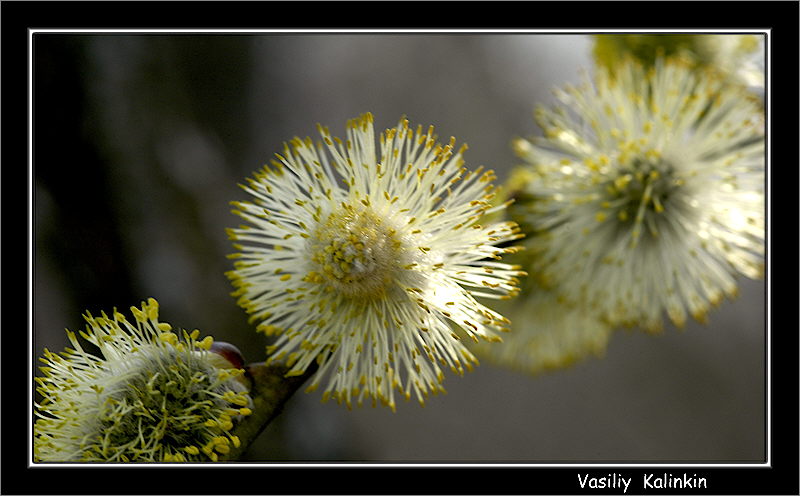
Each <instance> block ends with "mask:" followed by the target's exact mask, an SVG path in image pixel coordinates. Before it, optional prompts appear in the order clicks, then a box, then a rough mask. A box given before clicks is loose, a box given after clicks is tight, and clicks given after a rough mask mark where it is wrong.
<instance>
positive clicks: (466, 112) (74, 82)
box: [33, 33, 766, 462]
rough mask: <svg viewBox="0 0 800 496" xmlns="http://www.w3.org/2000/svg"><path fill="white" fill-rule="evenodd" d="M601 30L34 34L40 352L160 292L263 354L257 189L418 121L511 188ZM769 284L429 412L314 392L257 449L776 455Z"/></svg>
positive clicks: (297, 454)
mask: <svg viewBox="0 0 800 496" xmlns="http://www.w3.org/2000/svg"><path fill="white" fill-rule="evenodd" d="M591 44H592V41H591V38H590V37H589V36H582V35H542V34H530V35H503V34H491V35H490V34H479V35H478V34H472V35H443V34H442V35H436V34H431V35H421V34H403V35H377V34H359V35H345V34H340V35H332V34H324V35H323V34H318V35H314V34H307V35H300V34H292V35H288V34H259V35H227V36H223V35H121V34H93V35H65V34H47V33H39V34H36V35H35V36H34V52H33V53H34V90H35V100H34V126H35V127H34V133H35V134H34V136H35V141H34V185H33V187H34V190H33V194H34V231H35V232H34V258H33V260H34V281H33V283H34V287H33V297H34V301H33V304H34V307H33V311H34V327H33V337H34V349H33V353H34V355H35V356H39V355H40V354H41V351H42V349H43V348H44V347H47V348H49V349H51V350H60V349H62V348H63V347H64V346H66V344H67V341H66V337H65V333H64V328H69V329H80V328H83V325H84V324H83V320H82V318H81V314H82V313H83V312H84V311H85V310H87V309H88V310H90V311H92V312H93V313H99V311H100V310H109V309H111V308H112V307H117V308H120V309H125V310H126V311H127V308H128V307H130V306H131V305H134V304H137V303H138V302H140V301H141V300H144V299H146V298H147V297H150V296H153V297H155V298H156V299H158V300H159V302H160V304H161V308H162V310H161V315H162V320H163V321H167V322H170V323H172V324H173V325H174V326H179V327H184V328H188V329H194V328H199V329H201V330H202V331H203V333H204V334H205V333H209V334H212V335H213V336H214V337H215V338H216V339H217V340H222V341H229V342H231V343H234V344H236V345H237V346H238V347H239V348H240V349H242V351H243V352H244V354H245V356H246V358H247V360H248V361H261V360H263V359H264V346H265V344H266V338H265V337H264V336H262V335H256V333H255V332H254V331H253V328H252V326H250V325H248V324H247V319H246V316H245V314H244V311H243V310H241V309H240V308H239V307H237V306H236V304H235V302H234V299H233V298H232V297H230V296H229V293H230V291H231V287H230V284H229V282H228V280H227V278H226V277H225V275H224V272H225V271H227V270H230V269H231V268H232V265H231V262H230V261H229V260H228V259H226V257H225V255H226V254H228V253H231V252H232V251H233V250H232V247H231V246H230V242H229V241H228V240H227V237H226V235H225V228H226V227H233V226H235V225H238V224H239V220H238V218H237V217H236V216H234V215H233V214H231V213H230V209H231V207H230V206H229V202H230V201H231V200H242V199H245V194H244V192H243V191H241V190H240V189H239V188H238V187H237V183H241V182H243V181H244V178H245V177H248V176H249V175H250V174H251V173H252V172H253V171H255V170H256V169H257V168H259V167H260V166H261V165H262V164H264V163H266V162H267V161H268V160H269V159H270V158H271V157H272V156H273V154H274V153H275V152H278V151H280V150H281V148H282V143H283V142H284V141H286V140H288V139H290V138H292V137H293V136H295V135H297V136H301V137H304V136H312V137H316V129H315V124H316V123H318V122H319V123H322V124H323V125H328V126H329V127H330V128H331V132H332V133H333V134H334V135H339V136H341V135H343V134H344V123H345V121H346V120H347V119H349V118H352V117H355V116H357V115H359V114H361V113H363V112H367V111H370V112H372V113H373V114H374V116H375V125H376V129H379V130H381V129H385V128H388V127H392V126H394V125H395V124H396V123H397V121H398V120H399V118H400V117H401V116H403V115H405V116H407V117H408V118H409V120H410V122H411V124H412V125H416V124H422V125H424V126H427V125H428V124H433V125H434V126H436V129H437V133H438V134H439V136H440V140H444V141H446V140H447V139H448V138H449V137H450V136H455V137H456V138H457V140H458V142H459V143H463V142H466V143H468V144H469V145H470V148H469V151H468V152H467V153H466V156H465V158H466V160H467V165H468V166H470V167H473V168H474V167H477V166H478V165H486V166H488V167H490V168H494V169H495V170H496V171H497V174H498V176H499V179H500V181H502V180H504V179H505V178H506V177H507V173H508V171H509V170H510V168H511V167H512V166H514V165H515V164H517V160H516V158H515V157H514V155H513V153H512V151H511V148H510V146H509V143H510V140H511V138H512V137H514V136H530V135H534V134H536V133H538V130H537V128H536V126H535V124H534V122H533V120H532V110H533V107H534V105H535V104H536V103H548V102H550V101H551V97H550V90H551V89H552V88H553V87H554V86H557V85H562V84H564V83H566V82H573V83H574V82H577V81H578V79H579V70H580V69H581V68H590V65H591V58H590V53H591ZM764 300H765V285H764V283H763V282H760V281H759V282H754V281H742V287H741V294H740V297H739V298H738V299H737V300H736V301H733V302H724V303H723V304H722V306H721V307H720V308H719V309H718V310H717V311H716V312H713V313H711V314H710V324H709V325H707V326H702V325H697V324H694V323H692V324H689V325H687V327H686V329H685V330H684V331H678V330H676V329H674V328H672V327H667V328H666V329H665V331H664V332H663V333H662V334H661V335H658V336H651V335H646V334H644V333H643V332H640V331H630V332H625V331H623V332H618V333H616V334H615V335H614V336H613V338H612V340H611V343H610V345H609V348H608V351H607V353H606V356H605V357H604V358H602V359H590V360H587V361H584V362H581V363H578V364H577V365H575V366H573V367H572V368H569V369H564V370H561V371H555V372H551V373H547V374H543V375H539V376H535V377H533V376H528V375H525V374H522V373H517V372H512V371H510V370H505V369H502V368H497V367H494V366H491V365H488V364H484V365H482V366H480V367H478V368H477V369H476V370H475V371H474V372H472V373H468V374H466V375H465V376H464V377H458V376H455V375H454V374H448V376H447V378H446V380H445V383H444V386H445V388H447V390H448V394H446V395H443V396H442V395H440V396H438V397H433V398H431V399H430V400H429V401H428V402H427V403H426V406H425V407H424V408H421V407H420V406H419V405H418V404H417V403H414V402H411V403H402V402H401V403H400V404H399V405H398V409H397V412H396V413H392V412H391V411H390V410H389V409H386V408H377V409H373V408H371V407H364V408H361V409H355V410H353V411H348V410H347V409H346V408H345V407H344V406H340V405H337V404H336V403H335V402H331V403H327V404H322V403H321V402H320V397H321V394H319V393H318V392H317V393H312V394H305V393H303V392H300V393H298V394H297V395H295V396H294V397H293V398H292V399H291V400H290V402H289V403H288V404H287V407H286V410H285V411H284V413H283V414H282V415H281V416H280V417H279V418H278V420H276V421H275V422H273V423H272V424H271V425H269V426H268V428H267V430H266V431H265V432H264V433H263V435H262V436H261V437H260V438H259V440H258V441H257V443H256V444H255V445H254V446H253V447H252V449H251V450H250V452H249V453H248V455H247V459H249V460H286V461H329V460H331V461H333V460H343V461H383V462H402V461H417V462H462V461H468V462H578V461H604V462H626V461H628V462H693V461H701V462H715V461H719V462H728V461H737V462H744V461H750V462H757V461H763V460H764V459H765V428H766V425H765V415H764V413H765V410H764V409H765V372H764V371H765V346H764V344H765V309H764V308H765V307H764Z"/></svg>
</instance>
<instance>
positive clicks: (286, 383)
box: [225, 362, 316, 460]
mask: <svg viewBox="0 0 800 496" xmlns="http://www.w3.org/2000/svg"><path fill="white" fill-rule="evenodd" d="M245 371H246V376H247V377H248V378H249V379H250V384H251V388H250V397H251V398H253V408H252V410H253V413H252V414H251V415H248V416H247V417H245V418H244V419H243V420H242V421H241V422H239V423H238V424H237V426H236V427H235V428H234V430H233V432H232V433H233V434H235V435H236V436H238V437H239V440H240V441H241V444H240V445H239V447H238V448H234V447H231V451H230V452H229V453H228V454H227V455H226V456H225V460H236V459H238V458H239V457H240V456H242V454H243V453H244V452H245V451H247V448H248V447H249V446H250V445H251V444H252V443H253V441H255V439H256V438H257V437H258V436H259V434H261V432H262V431H263V430H264V428H265V427H266V426H267V425H268V424H269V423H270V422H272V420H273V419H274V418H275V417H277V416H278V415H279V414H280V413H281V411H283V407H284V405H285V404H286V402H287V401H288V400H289V398H291V397H292V395H293V394H294V393H295V392H296V391H297V390H298V389H299V388H300V386H302V385H303V383H304V382H305V381H306V380H307V379H308V378H309V377H311V375H313V373H314V372H315V371H316V367H309V368H308V370H306V372H305V373H304V374H303V375H299V376H293V377H286V373H287V372H288V371H289V369H288V368H287V367H286V366H285V365H282V364H270V365H267V364H266V363H265V362H257V363H251V364H248V365H247V366H246V367H245Z"/></svg>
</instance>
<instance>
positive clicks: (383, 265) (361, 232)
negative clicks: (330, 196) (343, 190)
mask: <svg viewBox="0 0 800 496" xmlns="http://www.w3.org/2000/svg"><path fill="white" fill-rule="evenodd" d="M395 233H396V231H395V230H394V229H392V228H391V226H390V225H389V223H388V222H387V220H386V219H383V218H381V216H379V215H376V214H375V213H374V212H373V211H372V209H371V208H370V207H369V206H361V205H349V204H346V203H342V205H341V207H340V208H339V209H337V210H335V211H334V212H332V213H331V214H330V215H328V217H327V219H325V220H324V221H323V222H321V223H320V224H319V225H318V226H317V228H316V230H315V231H314V233H313V235H312V236H311V238H310V239H309V245H308V246H309V251H310V255H311V260H312V261H313V262H314V263H315V264H316V265H317V269H316V270H313V271H311V272H309V273H308V274H307V275H306V276H305V277H304V281H307V282H317V283H324V284H326V285H327V286H328V287H329V288H331V289H333V290H337V291H340V292H342V293H344V294H345V295H347V296H351V297H379V296H381V295H383V294H384V291H385V290H386V288H387V287H388V286H389V285H390V284H391V283H392V281H393V280H394V278H395V275H396V272H397V271H398V270H399V269H400V268H401V267H402V265H401V264H400V263H399V262H400V261H401V259H402V258H403V257H402V252H403V247H402V243H400V241H399V240H398V239H396V236H395ZM403 265H405V264H403Z"/></svg>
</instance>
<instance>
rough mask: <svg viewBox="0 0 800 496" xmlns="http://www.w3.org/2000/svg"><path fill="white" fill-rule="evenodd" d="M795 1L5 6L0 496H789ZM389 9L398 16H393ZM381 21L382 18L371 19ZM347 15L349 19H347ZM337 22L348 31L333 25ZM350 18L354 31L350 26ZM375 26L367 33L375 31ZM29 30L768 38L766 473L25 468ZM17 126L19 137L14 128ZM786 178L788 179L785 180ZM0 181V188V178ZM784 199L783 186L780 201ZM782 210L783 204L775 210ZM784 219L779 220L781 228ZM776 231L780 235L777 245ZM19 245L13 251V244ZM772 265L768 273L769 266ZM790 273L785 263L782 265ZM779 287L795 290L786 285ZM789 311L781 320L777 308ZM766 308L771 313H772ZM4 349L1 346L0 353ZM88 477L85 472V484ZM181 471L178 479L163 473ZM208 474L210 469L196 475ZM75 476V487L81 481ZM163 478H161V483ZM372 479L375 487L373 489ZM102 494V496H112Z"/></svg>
mask: <svg viewBox="0 0 800 496" xmlns="http://www.w3.org/2000/svg"><path fill="white" fill-rule="evenodd" d="M798 5H799V4H798V3H797V2H793V1H780V2H725V3H723V2H647V3H638V2H563V3H562V2H493V3H482V2H458V3H455V2H442V3H438V2H425V3H421V2H406V3H403V4H402V5H395V2H378V3H367V2H353V3H348V2H344V3H338V2H322V3H316V2H313V3H312V2H302V3H296V2H108V3H106V2H21V1H20V2H18V1H5V2H2V5H0V9H2V10H1V14H0V19H1V20H2V42H3V43H2V69H3V71H2V73H3V75H4V77H3V78H2V102H3V104H4V105H3V113H2V124H4V125H3V126H2V129H3V137H4V138H5V140H4V141H5V144H6V146H5V147H3V148H2V157H1V158H2V159H3V162H4V164H5V166H4V167H2V168H1V169H0V174H1V175H2V176H5V177H4V179H5V181H0V185H2V193H3V194H2V198H3V207H5V208H4V209H3V211H2V226H3V233H4V234H5V235H6V237H5V239H6V242H5V243H3V244H2V247H3V248H4V250H3V253H2V262H3V264H2V268H3V269H4V271H3V279H2V289H3V290H5V291H3V299H2V302H3V303H5V310H6V311H5V312H3V313H2V324H3V325H2V328H3V329H4V332H2V333H0V350H1V351H2V371H3V372H4V373H3V374H2V389H1V391H2V398H1V399H0V405H3V408H2V409H1V412H2V415H1V416H0V426H1V427H2V437H1V439H2V447H1V448H0V449H1V451H0V461H1V463H2V467H1V469H2V476H3V477H2V479H0V480H2V482H0V484H1V485H0V493H2V494H152V493H156V494H269V493H282V494H298V493H300V494H413V493H446V494H535V493H548V494H577V493H582V492H593V493H616V492H621V491H617V490H588V489H584V490H582V489H581V488H580V486H579V485H578V482H577V476H576V474H578V473H580V474H586V473H588V474H590V475H597V476H603V475H607V474H610V473H617V474H621V475H623V476H625V477H634V481H636V480H641V477H642V474H645V473H656V474H660V473H663V472H666V473H669V474H674V475H680V474H682V473H683V472H686V473H688V474H690V475H691V474H697V476H699V477H706V478H707V479H708V486H709V487H708V488H706V489H700V490H676V489H670V490H662V491H646V492H644V490H643V489H641V487H636V486H635V482H634V483H633V484H632V487H631V490H629V492H628V494H637V493H639V494H642V493H645V494H646V493H656V492H661V493H673V494H675V493H687V494H699V493H706V494H798V489H799V486H798V329H799V326H798V320H797V311H796V310H795V309H796V308H797V307H796V305H797V301H798V299H797V296H796V295H795V292H794V291H792V290H787V286H786V285H784V284H782V282H783V279H785V278H786V274H795V275H796V274H797V273H798V272H797V270H794V271H792V270H790V269H789V266H788V264H789V263H791V262H792V261H796V260H797V258H796V257H797V253H798V251H797V241H798V237H797V231H796V230H795V229H796V227H797V226H798V222H797V218H796V217H795V215H796V214H797V198H798V196H797V194H798V189H797V186H798V179H797V177H796V174H797V170H798V169H797V167H798V166H799V165H800V160H798V145H797V143H798V141H797V138H798V134H799V131H798V100H797V96H798V87H800V85H799V84H798V62H797V61H798V59H799V57H798V44H799V42H800V38H799V37H798V22H797V20H798V17H799V14H800V10H799V9H798ZM398 7H399V8H398ZM384 9H387V10H386V11H391V12H392V14H391V16H389V15H386V14H385V13H384V12H386V11H384ZM356 12H360V13H362V14H363V15H362V16H361V17H360V18H359V17H354V16H353V14H354V13H356ZM337 14H341V16H344V15H346V16H347V19H348V20H349V21H348V22H349V24H344V25H338V26H337V25H335V24H336V21H337V19H338V18H339V17H340V16H338V15H337ZM353 19H358V21H353ZM376 19H380V21H376ZM29 28H76V29H89V28H103V29H105V28H116V29H122V28H148V29H151V28H152V29H159V28H160V29H178V28H236V29H248V28H251V29H268V28H282V29H290V28H309V29H313V28H347V29H351V28H352V29H359V28H362V29H365V28H369V29H380V28H386V29H389V28H398V29H412V28H416V29H425V28H435V29H445V30H446V29H495V28H497V29H509V30H513V29H525V30H528V29H576V30H580V29H691V28H695V29H726V28H728V29H733V28H737V29H748V28H749V29H769V30H771V31H770V37H771V42H772V45H771V46H772V63H771V83H772V86H771V92H770V93H769V94H768V96H767V98H768V99H769V100H770V102H771V105H770V106H769V107H768V108H769V109H770V111H771V115H768V118H769V119H771V123H772V126H771V134H770V136H771V143H772V148H771V155H772V164H773V165H774V166H773V168H772V169H771V171H772V176H773V177H772V183H771V185H770V188H771V200H772V203H771V205H770V212H771V218H770V221H771V225H772V226H773V227H772V230H771V236H772V237H771V240H770V241H771V244H770V245H769V248H770V250H771V257H770V259H769V260H768V264H769V266H770V267H772V271H771V278H770V279H769V280H768V281H767V284H768V285H769V288H770V294H771V299H772V301H771V305H768V307H767V312H768V316H769V317H768V318H771V323H772V328H773V330H774V331H775V332H773V335H772V343H771V350H770V351H771V367H772V374H771V376H772V394H771V400H772V409H771V426H772V430H771V434H772V438H771V448H772V453H771V456H770V460H771V467H744V468H743V467H738V466H736V465H735V464H732V465H731V467H709V468H705V467H703V468H697V467H691V466H688V467H687V468H685V469H684V468H681V467H668V468H663V469H662V468H655V467H630V466H621V467H614V466H613V465H612V466H609V467H606V466H603V467H597V466H593V465H587V468H586V469H583V468H573V467H569V468H565V467H548V466H547V465H541V466H537V467H485V468H484V467H473V466H465V467H441V466H430V467H424V466H413V467H402V466H401V467H384V466H381V464H375V466H374V467H357V468H354V467H345V466H344V464H342V465H337V464H331V465H330V466H325V467H290V466H280V464H278V465H279V466H277V467H269V468H264V467H258V466H248V465H246V464H242V465H243V466H242V467H241V468H240V467H238V466H237V467H218V468H213V467H209V470H205V469H206V467H200V468H196V467H186V468H176V469H171V468H167V469H166V470H168V471H170V472H171V473H168V474H164V473H162V471H163V470H164V468H162V467H141V466H140V467H137V468H136V469H135V470H136V471H135V472H126V470H130V469H129V468H127V467H122V468H117V467H102V468H83V467H80V468H76V467H63V468H62V467H57V468H51V467H36V468H29V467H28V466H27V448H26V447H27V445H28V442H27V439H26V436H27V433H28V430H27V426H26V428H24V429H23V428H22V426H25V421H24V420H23V421H22V422H20V420H19V419H20V418H22V417H23V416H24V412H25V411H26V410H27V408H28V407H27V406H20V407H16V406H15V403H17V402H21V403H24V404H25V403H26V400H23V398H27V397H28V392H27V384H28V383H27V377H26V373H27V372H22V371H27V370H28V364H27V353H25V352H20V351H19V350H20V349H22V348H23V347H25V349H27V346H26V342H25V338H24V336H26V333H25V332H24V329H26V328H27V327H28V326H27V324H28V323H27V322H26V320H27V307H28V302H27V296H28V289H29V288H28V287H27V284H28V283H25V284H22V281H28V274H27V267H26V264H23V263H22V262H21V260H27V251H28V250H27V246H26V243H27V240H28V236H27V229H28V226H27V211H26V212H25V214H23V211H25V210H26V209H21V208H19V204H20V203H22V202H24V203H25V204H26V205H27V204H28V201H27V200H28V199H27V198H26V193H25V192H27V190H28V188H25V187H23V185H25V184H26V182H27V180H28V179H27V167H25V166H23V165H22V164H26V163H27V153H28V150H27V146H25V147H24V148H23V145H22V143H27V133H28V126H27V122H28V117H27V115H28V109H27V99H26V98H23V97H22V95H26V94H27V84H28V81H27V73H28V70H27V67H28V46H27V40H28V29H29ZM23 122H24V123H26V125H25V126H23V125H22V123H23ZM787 175H788V176H791V178H790V177H788V176H787ZM2 176H0V177H2ZM787 188H790V189H789V190H787ZM787 199H792V200H793V202H792V203H793V204H792V205H789V206H787V205H786V203H787ZM787 217H788V219H787ZM787 232H789V233H792V235H791V236H787V235H786V234H787ZM20 239H24V240H25V241H24V242H20ZM776 260H778V261H780V262H779V265H776V264H775V261H776ZM792 269H794V265H793V264H792ZM791 288H793V289H794V290H796V289H797V285H796V284H795V285H792V286H791ZM790 308H791V309H792V311H791V312H790V311H789V310H788V309H790ZM776 309H777V310H776ZM3 344H4V345H5V346H2V345H3ZM86 470H89V472H90V473H86ZM173 470H181V472H173ZM210 470H215V471H210ZM87 475H88V477H87ZM164 475H168V477H164ZM373 481H375V482H373ZM112 489H113V490H112Z"/></svg>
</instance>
